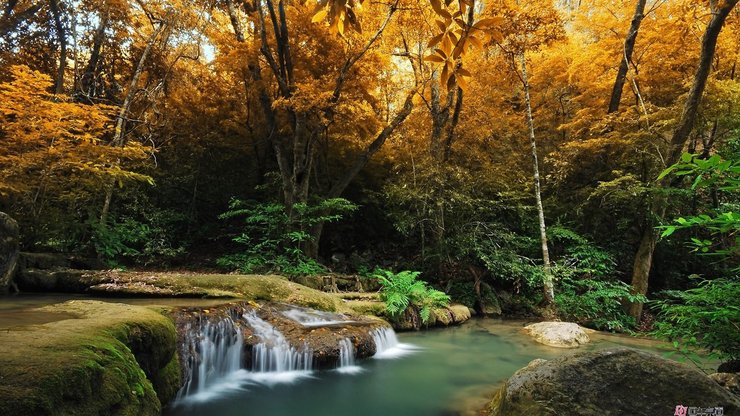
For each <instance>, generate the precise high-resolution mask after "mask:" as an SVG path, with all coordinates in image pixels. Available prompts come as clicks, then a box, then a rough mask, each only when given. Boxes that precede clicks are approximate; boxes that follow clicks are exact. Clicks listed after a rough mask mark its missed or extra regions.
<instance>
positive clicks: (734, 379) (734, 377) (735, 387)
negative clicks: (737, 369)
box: [709, 373, 740, 397]
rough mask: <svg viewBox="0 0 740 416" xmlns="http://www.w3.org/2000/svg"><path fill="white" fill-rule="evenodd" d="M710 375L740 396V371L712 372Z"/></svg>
mask: <svg viewBox="0 0 740 416" xmlns="http://www.w3.org/2000/svg"><path fill="white" fill-rule="evenodd" d="M709 377H710V378H711V379H712V380H714V381H716V382H717V384H719V385H720V386H722V387H724V388H726V389H727V390H728V391H729V392H730V393H733V394H736V395H737V396H738V397H740V373H714V374H710V375H709Z"/></svg>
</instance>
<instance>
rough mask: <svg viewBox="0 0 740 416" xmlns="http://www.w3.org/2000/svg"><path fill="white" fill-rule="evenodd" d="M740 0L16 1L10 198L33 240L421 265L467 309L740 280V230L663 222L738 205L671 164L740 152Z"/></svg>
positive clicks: (299, 263)
mask: <svg viewBox="0 0 740 416" xmlns="http://www.w3.org/2000/svg"><path fill="white" fill-rule="evenodd" d="M361 3H362V7H361V8H360V4H361ZM519 3H521V4H519ZM735 3H737V2H736V1H735V2H730V1H720V2H715V1H712V2H708V1H701V2H697V1H689V0H674V1H665V0H652V1H647V2H646V1H606V0H603V1H602V0H594V1H580V2H571V1H558V2H552V1H544V0H537V1H528V2H515V1H509V0H495V1H486V2H484V4H482V3H481V2H478V3H477V4H476V5H475V6H474V5H473V2H467V1H465V2H459V3H458V2H448V3H447V4H444V3H441V2H438V1H434V0H432V1H430V2H418V1H415V0H414V1H410V0H398V1H391V2H388V3H381V2H369V1H365V2H360V1H346V2H341V4H342V8H341V9H340V8H339V6H338V4H339V3H337V2H326V1H325V2H319V7H318V8H317V5H316V4H315V3H311V2H309V4H304V3H303V2H297V1H280V2H273V1H270V0H267V1H260V0H255V1H250V0H246V1H242V0H206V1H203V0H170V1H127V0H38V1H34V0H7V1H6V2H5V3H4V8H3V10H0V13H1V14H0V123H1V124H0V143H2V151H1V152H0V172H1V174H2V176H1V177H0V211H4V212H6V213H8V214H9V215H11V216H12V217H13V218H15V219H16V220H17V221H18V222H19V224H20V229H21V236H22V248H23V250H27V251H59V252H81V253H86V254H90V255H95V256H98V257H100V258H101V259H103V260H105V261H106V262H108V264H109V265H110V266H113V267H129V268H150V269H168V268H174V269H188V268H189V269H197V270H203V269H209V270H210V269H221V270H225V271H234V270H240V271H242V272H279V273H284V274H288V275H302V274H323V273H328V272H331V271H333V272H337V273H357V274H360V275H366V274H367V273H369V272H370V271H371V270H373V269H374V268H376V267H382V268H386V269H392V270H419V271H422V272H423V274H422V276H423V277H424V278H425V279H426V280H428V281H430V282H433V283H434V284H435V285H436V286H437V287H439V288H441V289H443V290H445V291H446V292H448V293H450V294H451V295H452V296H453V299H461V298H466V297H469V296H471V293H473V292H476V291H477V292H478V293H480V290H481V289H480V288H481V285H484V286H485V285H488V286H492V287H495V288H497V289H500V290H503V291H506V292H507V293H512V294H513V295H515V296H516V295H523V296H524V297H525V298H526V299H529V303H531V304H533V305H534V304H538V303H540V302H541V300H542V296H543V294H542V293H541V292H542V290H541V286H542V282H543V280H546V278H547V276H554V280H555V292H556V294H557V293H566V292H567V293H570V294H571V295H572V297H571V298H569V299H570V301H572V300H573V299H575V298H576V297H577V296H580V295H583V293H584V291H585V292H588V291H591V290H593V289H594V288H596V289H604V290H617V289H619V290H624V288H625V287H626V286H627V284H630V283H632V281H633V275H634V274H635V273H638V272H637V269H638V268H639V267H643V268H644V267H647V271H646V273H649V276H650V280H649V285H648V287H647V290H648V296H652V294H654V293H657V292H659V291H662V290H666V289H679V290H683V289H688V288H691V287H694V286H695V285H696V283H695V280H693V277H695V276H696V275H699V276H702V277H704V278H714V277H723V276H734V275H736V269H733V267H736V266H735V265H736V261H737V251H732V247H735V250H736V249H737V242H736V238H737V234H736V230H737V225H736V224H737V222H735V223H734V224H735V225H732V226H731V227H730V228H727V229H723V230H719V231H720V232H715V231H717V230H707V229H706V228H696V227H684V228H682V227H678V228H679V229H676V230H675V232H673V233H672V234H671V235H670V236H667V237H665V238H661V239H657V238H658V234H659V232H658V231H656V228H655V227H660V226H666V225H670V224H674V219H676V218H679V217H690V216H699V215H702V214H710V215H718V214H721V213H727V212H730V213H731V212H733V210H734V212H737V204H738V194H737V193H736V192H735V191H736V188H734V189H732V188H730V187H727V186H722V185H721V184H719V183H718V182H711V183H707V184H706V186H703V187H694V188H692V186H691V185H692V181H693V180H694V178H695V177H696V175H694V176H691V175H687V176H670V177H668V179H658V177H659V175H660V173H661V172H662V171H664V170H665V169H666V168H668V167H669V166H671V165H673V164H674V163H676V162H679V161H680V160H679V157H680V154H681V153H682V152H687V153H689V154H693V155H695V157H694V158H693V159H692V158H686V159H684V160H683V162H686V163H697V162H696V161H697V160H698V161H709V160H710V159H711V158H712V157H713V156H717V157H716V158H715V159H711V160H714V162H716V163H724V162H725V161H729V162H728V163H735V165H733V166H737V164H736V161H737V160H738V155H739V154H740V142H739V141H738V139H739V138H740V81H738V74H737V72H738V71H740V68H738V59H739V58H740V10H738V9H737V8H734V9H733V6H734V5H735ZM345 7H346V8H345ZM448 10H449V11H448ZM724 12H726V13H725V17H726V20H724V18H723V20H722V21H721V22H719V27H720V28H721V33H720V32H718V36H717V37H716V50H715V51H714V53H713V55H712V56H711V57H710V58H711V59H710V60H709V61H708V64H709V73H708V80H707V83H706V89H705V91H704V94H703V96H702V97H703V99H702V100H701V102H700V105H699V106H698V108H697V109H696V111H695V114H694V115H695V122H694V123H692V124H693V126H690V127H689V131H688V134H687V135H686V138H685V139H686V140H685V141H684V142H682V143H681V146H679V147H680V149H678V152H676V149H675V147H676V146H675V145H674V144H675V143H673V144H672V137H674V133H675V132H676V131H677V129H679V127H680V125H679V124H680V123H681V122H682V113H684V111H685V110H684V109H685V105H686V102H687V97H690V96H689V94H690V90H691V88H692V85H694V84H695V78H696V76H697V75H696V74H697V67H699V66H700V57H701V56H702V51H703V49H702V45H703V43H702V42H703V40H702V39H705V40H706V36H707V35H706V33H705V32H707V31H708V30H709V29H711V27H712V24H716V20H717V16H718V15H720V14H722V13H724ZM453 14H454V15H453ZM456 25H457V26H456ZM708 28H709V29H708ZM523 70H525V71H523ZM615 80H616V82H615ZM620 84H621V85H620ZM528 110H529V111H528ZM528 122H529V123H528ZM530 126H531V129H530ZM535 142H536V151H535V155H536V156H537V162H536V163H535V170H533V157H532V154H533V145H534V144H535ZM732 161H735V162H732ZM714 162H712V163H714ZM707 163H709V162H707ZM700 164H701V163H700ZM684 170H686V169H684ZM535 172H536V173H537V176H538V180H537V181H535V180H534V176H535V175H534V174H535ZM697 172H698V171H697ZM684 173H685V172H684ZM705 173H706V172H705ZM708 175H709V174H707V175H704V173H702V172H699V174H698V176H699V177H704V178H706V177H707V176H708ZM727 175H728V173H727V171H725V173H722V174H721V175H719V176H720V177H724V178H726V177H727ZM733 175H735V176H731V178H734V179H733V180H734V181H735V182H734V183H735V184H736V183H737V182H736V181H737V170H735V171H734V173H733ZM535 187H536V189H535ZM535 190H536V192H535ZM540 193H541V206H542V209H541V211H542V212H543V214H544V216H543V219H544V221H543V222H542V223H541V222H540V221H539V218H538V204H537V198H538V197H539V194H540ZM545 223H546V224H547V231H546V237H547V239H546V240H545V239H544V238H541V235H540V231H541V230H543V229H544V224H545ZM733 227H734V228H733ZM651 239H652V240H651ZM543 241H546V243H545V247H547V248H548V249H549V250H548V251H549V252H548V253H547V255H549V261H546V262H544V263H543V250H542V246H543ZM646 247H648V248H650V254H651V255H652V259H648V261H647V263H645V262H642V263H641V265H640V264H638V263H640V262H639V261H637V262H636V253H638V252H640V253H642V255H644V254H645V252H644V249H645V248H646ZM653 248H654V255H653ZM728 250H729V252H728ZM697 251H699V252H701V251H705V252H707V253H716V252H720V253H723V255H721V256H697V255H696V254H697V253H696V252H697ZM728 253H729V254H728ZM638 257H639V256H638ZM543 266H547V267H543ZM584 282H586V283H584ZM620 282H621V283H620ZM584 285H585V286H584ZM638 292H639V291H638ZM619 293H624V292H619ZM544 296H545V297H547V293H545V294H544ZM568 301H569V300H568V299H565V300H562V299H561V305H560V306H561V307H562V308H565V309H566V310H571V309H568V308H569V307H570V308H573V305H568V304H567V302H568ZM594 302H598V299H596V298H595V299H594ZM633 315H634V314H633ZM636 316H639V312H638V313H637V315H636Z"/></svg>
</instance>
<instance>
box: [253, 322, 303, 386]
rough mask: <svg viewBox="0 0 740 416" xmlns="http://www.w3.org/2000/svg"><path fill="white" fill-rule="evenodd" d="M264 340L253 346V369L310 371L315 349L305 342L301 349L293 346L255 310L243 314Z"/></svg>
mask: <svg viewBox="0 0 740 416" xmlns="http://www.w3.org/2000/svg"><path fill="white" fill-rule="evenodd" d="M243 317H244V320H246V321H247V323H248V324H249V326H251V327H252V329H253V330H254V333H255V335H257V336H258V337H259V338H260V339H261V340H262V342H260V343H259V344H257V345H255V346H254V347H253V348H252V371H253V372H258V373H276V372H288V371H310V370H311V368H312V367H313V351H311V349H310V348H309V347H308V346H307V345H305V344H304V346H303V348H302V349H301V350H300V351H299V350H297V349H295V348H294V347H292V346H291V345H290V343H288V340H287V339H285V336H284V335H283V334H282V333H281V332H280V331H278V330H277V329H276V328H275V327H273V326H272V325H270V323H269V322H267V321H265V320H264V319H262V318H260V317H258V316H257V313H256V312H254V311H249V312H247V313H245V314H244V315H243Z"/></svg>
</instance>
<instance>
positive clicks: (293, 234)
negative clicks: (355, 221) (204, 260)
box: [217, 198, 357, 276]
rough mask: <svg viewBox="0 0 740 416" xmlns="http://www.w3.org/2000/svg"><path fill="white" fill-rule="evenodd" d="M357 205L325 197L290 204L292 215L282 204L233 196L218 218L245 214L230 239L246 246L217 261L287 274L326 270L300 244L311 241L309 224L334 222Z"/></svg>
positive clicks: (241, 268) (248, 269)
mask: <svg viewBox="0 0 740 416" xmlns="http://www.w3.org/2000/svg"><path fill="white" fill-rule="evenodd" d="M356 209H357V206H356V205H354V204H352V203H351V202H349V201H347V200H346V199H342V198H335V199H327V200H323V201H321V202H319V203H318V204H316V205H308V204H303V203H300V204H295V205H293V219H292V221H291V220H290V219H289V218H288V214H287V210H286V208H285V206H284V205H283V204H278V203H251V204H250V203H246V202H243V201H240V200H236V199H235V200H232V201H231V204H230V205H229V210H228V211H227V212H225V213H223V214H221V216H220V217H219V218H221V219H231V218H240V217H243V218H244V228H243V230H242V233H241V234H240V235H238V236H236V237H234V238H233V241H234V242H236V243H239V244H240V245H243V246H245V250H244V251H243V252H241V253H236V254H230V255H226V256H223V257H221V258H219V259H218V260H217V264H218V265H219V266H222V267H226V268H236V269H238V270H239V271H240V272H242V273H282V274H286V275H288V276H301V275H316V274H319V273H323V272H325V271H326V268H324V266H322V265H321V264H320V263H319V262H317V261H316V260H314V259H312V258H310V257H308V256H306V255H305V254H304V252H303V247H304V246H305V245H306V243H308V242H310V241H311V238H312V237H311V235H310V233H309V232H310V230H311V227H313V226H314V225H317V224H320V223H326V222H335V221H339V220H340V219H342V216H343V215H344V214H347V213H350V212H352V211H354V210H356Z"/></svg>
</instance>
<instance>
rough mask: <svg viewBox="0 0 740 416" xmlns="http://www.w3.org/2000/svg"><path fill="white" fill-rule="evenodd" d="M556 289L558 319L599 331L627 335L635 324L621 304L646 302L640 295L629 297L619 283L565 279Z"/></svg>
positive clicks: (624, 286) (623, 285) (624, 285)
mask: <svg viewBox="0 0 740 416" xmlns="http://www.w3.org/2000/svg"><path fill="white" fill-rule="evenodd" d="M557 288H558V291H557V293H556V294H555V304H556V306H557V308H558V313H559V314H560V316H561V317H563V318H564V319H567V320H569V321H575V322H578V323H580V324H583V325H585V326H589V327H594V328H596V329H602V330H609V331H618V332H629V331H631V329H632V328H634V327H635V320H634V319H633V318H632V317H630V316H629V315H627V314H626V313H625V312H624V308H623V307H622V303H623V302H625V301H628V302H645V301H647V299H646V298H645V297H644V296H642V295H633V294H632V293H631V291H630V286H629V285H628V284H626V283H624V282H621V281H609V280H596V279H577V278H573V277H567V278H564V279H561V280H560V281H559V282H558V285H557Z"/></svg>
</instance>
